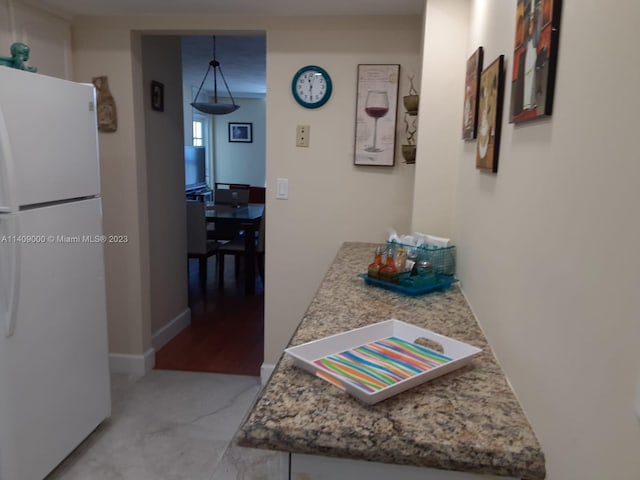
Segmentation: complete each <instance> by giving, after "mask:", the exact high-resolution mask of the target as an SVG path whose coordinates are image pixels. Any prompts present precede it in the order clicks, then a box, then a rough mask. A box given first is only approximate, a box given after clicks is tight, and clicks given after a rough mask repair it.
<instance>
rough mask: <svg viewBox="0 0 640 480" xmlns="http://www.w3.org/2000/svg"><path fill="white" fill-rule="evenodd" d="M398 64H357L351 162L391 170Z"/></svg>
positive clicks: (393, 162)
mask: <svg viewBox="0 0 640 480" xmlns="http://www.w3.org/2000/svg"><path fill="white" fill-rule="evenodd" d="M399 78H400V65H397V64H391V65H365V64H361V65H358V86H357V100H356V131H355V153H354V163H355V164H356V165H372V166H385V167H392V166H393V165H394V164H395V151H396V113H397V106H398V81H399Z"/></svg>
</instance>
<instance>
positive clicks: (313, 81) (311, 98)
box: [291, 65, 332, 108]
mask: <svg viewBox="0 0 640 480" xmlns="http://www.w3.org/2000/svg"><path fill="white" fill-rule="evenodd" d="M331 88H332V86H331V77H330V76H329V74H328V73H327V72H326V71H325V70H324V69H323V68H321V67H318V66H315V65H308V66H306V67H302V68H301V69H300V70H298V71H297V72H296V74H295V75H294V76H293V80H292V82H291V92H292V93H293V98H295V99H296V101H297V102H298V103H299V104H300V105H302V106H303V107H305V108H318V107H321V106H322V105H324V104H325V103H327V100H329V97H331Z"/></svg>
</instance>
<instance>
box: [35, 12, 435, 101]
mask: <svg viewBox="0 0 640 480" xmlns="http://www.w3.org/2000/svg"><path fill="white" fill-rule="evenodd" d="M27 1H30V3H33V4H36V5H40V6H44V7H45V8H48V9H50V10H52V11H54V12H58V13H60V14H63V15H67V16H71V17H73V16H77V15H190V14H191V15H241V16H318V15H341V16H350V15H420V14H422V11H423V9H424V5H425V2H426V0H348V1H346V0H322V1H315V2H312V1H309V0H298V1H292V0H179V1H177V0H107V1H105V0H27ZM216 44H217V46H216V54H217V55H216V56H217V59H218V61H220V63H221V65H222V71H223V73H224V75H225V78H226V80H227V83H228V84H229V87H230V89H231V93H232V94H233V95H234V96H238V97H243V96H244V97H262V96H264V95H265V94H266V38H265V35H264V34H263V35H240V36H239V35H224V36H222V35H218V36H217V38H216ZM212 57H213V47H212V39H211V36H206V35H205V36H186V37H183V40H182V59H183V69H184V75H185V82H188V83H189V84H191V85H195V86H196V87H198V86H199V85H200V82H202V78H203V77H204V74H205V72H206V70H207V66H208V64H209V61H210V60H211V59H212ZM203 88H207V89H208V90H213V78H212V72H210V73H209V76H208V77H207V80H206V83H205V86H204V87H203ZM218 93H219V94H220V93H225V94H226V89H225V88H224V84H222V83H221V79H220V78H218Z"/></svg>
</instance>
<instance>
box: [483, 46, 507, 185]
mask: <svg viewBox="0 0 640 480" xmlns="http://www.w3.org/2000/svg"><path fill="white" fill-rule="evenodd" d="M503 96H504V55H500V56H499V57H498V58H496V59H495V60H494V62H493V63H492V64H491V65H489V66H488V67H487V68H486V69H485V70H484V71H483V72H482V75H481V76H480V102H479V107H478V142H477V145H476V168H479V169H480V170H486V171H489V172H493V173H496V172H497V171H498V153H499V152H500V131H501V126H502V104H503Z"/></svg>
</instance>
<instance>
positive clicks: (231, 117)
mask: <svg viewBox="0 0 640 480" xmlns="http://www.w3.org/2000/svg"><path fill="white" fill-rule="evenodd" d="M220 101H223V102H226V101H227V100H224V99H221V100H220ZM235 101H236V104H238V105H240V108H239V109H238V110H236V111H235V112H232V113H230V114H228V115H220V116H214V117H211V118H213V142H212V143H213V145H214V162H215V163H214V170H215V179H216V182H229V183H248V184H249V185H255V186H259V187H264V184H265V172H266V168H265V165H266V152H265V143H266V138H265V132H266V126H265V113H266V112H265V111H266V102H265V99H263V98H236V99H235ZM229 102H230V100H229ZM229 122H241V123H247V122H248V123H252V124H253V125H252V127H253V128H252V130H253V142H252V143H237V142H236V143H232V142H229V128H228V125H229Z"/></svg>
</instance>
